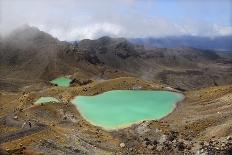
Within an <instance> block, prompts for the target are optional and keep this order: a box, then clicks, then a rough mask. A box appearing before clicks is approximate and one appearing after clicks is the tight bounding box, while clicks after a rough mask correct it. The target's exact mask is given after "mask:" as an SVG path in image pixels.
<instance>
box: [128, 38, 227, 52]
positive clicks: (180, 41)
mask: <svg viewBox="0 0 232 155" xmlns="http://www.w3.org/2000/svg"><path fill="white" fill-rule="evenodd" d="M130 41H131V42H132V43H134V44H139V45H145V46H149V47H159V48H177V47H192V48H198V49H209V50H218V51H231V52H232V36H218V37H214V38H210V37H197V36H170V37H163V38H134V39H130Z"/></svg>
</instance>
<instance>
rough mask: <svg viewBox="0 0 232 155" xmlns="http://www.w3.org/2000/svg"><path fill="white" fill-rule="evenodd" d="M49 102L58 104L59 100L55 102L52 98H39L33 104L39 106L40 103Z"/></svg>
mask: <svg viewBox="0 0 232 155" xmlns="http://www.w3.org/2000/svg"><path fill="white" fill-rule="evenodd" d="M49 102H59V100H57V99H56V98H54V97H40V98H39V99H38V100H37V101H36V102H35V104H41V103H49Z"/></svg>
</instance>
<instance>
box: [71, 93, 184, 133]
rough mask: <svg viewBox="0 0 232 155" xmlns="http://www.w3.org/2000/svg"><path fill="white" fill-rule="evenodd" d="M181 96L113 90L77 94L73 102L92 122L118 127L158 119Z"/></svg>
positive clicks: (106, 127)
mask: <svg viewBox="0 0 232 155" xmlns="http://www.w3.org/2000/svg"><path fill="white" fill-rule="evenodd" d="M183 98H184V96H183V95H182V94H180V93H176V92H170V91H146V90H134V91H133V90H113V91H108V92H105V93H102V94H99V95H96V96H76V97H75V98H74V99H73V100H72V103H73V104H74V105H75V106H76V107H77V109H78V110H79V111H80V113H81V115H82V116H83V117H84V118H85V119H86V120H87V121H88V122H89V123H91V124H93V125H96V126H100V127H102V128H104V129H109V130H112V129H118V128H123V127H127V126H130V125H132V124H134V123H138V122H141V121H144V120H158V119H160V118H162V117H164V116H166V115H167V114H169V113H170V112H172V110H173V109H174V107H175V105H176V103H177V102H179V101H181V100H182V99H183Z"/></svg>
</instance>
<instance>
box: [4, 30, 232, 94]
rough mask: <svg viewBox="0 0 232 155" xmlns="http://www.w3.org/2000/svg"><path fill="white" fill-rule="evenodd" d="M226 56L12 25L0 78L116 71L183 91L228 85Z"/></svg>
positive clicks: (96, 75)
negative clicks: (74, 37) (69, 37)
mask: <svg viewBox="0 0 232 155" xmlns="http://www.w3.org/2000/svg"><path fill="white" fill-rule="evenodd" d="M231 58H232V57H231V54H230V53H226V54H218V53H217V52H215V51H209V50H199V49H194V48H148V47H144V46H140V45H134V44H132V43H130V42H129V41H128V40H126V39H124V38H109V37H102V38H99V39H97V40H87V39H86V40H82V41H80V42H79V43H75V44H71V43H68V42H61V41H59V40H57V39H55V38H53V37H52V36H50V35H49V34H46V33H44V32H42V31H39V30H38V29H37V28H34V27H32V28H31V27H24V28H21V29H18V30H17V31H15V32H14V33H12V34H11V35H10V36H8V37H7V38H3V39H2V41H1V43H0V61H1V65H0V67H1V77H2V78H3V79H6V78H18V79H19V78H20V79H24V80H50V79H52V78H55V77H57V76H61V75H69V74H74V73H76V72H77V71H79V72H82V73H83V74H86V75H87V74H88V76H89V77H92V78H103V79H104V78H107V76H106V72H108V71H109V72H108V73H107V74H108V76H111V75H113V73H116V72H118V73H119V72H121V73H123V74H124V73H125V74H124V75H129V74H130V75H134V76H137V77H141V78H143V79H147V80H155V81H160V82H162V83H164V84H168V85H171V86H173V87H176V88H180V89H186V90H187V89H193V88H200V87H207V86H214V85H223V84H228V83H232V79H231V76H232V65H231V64H232V59H231ZM109 74H111V75H109ZM115 75H116V74H114V76H113V77H115ZM111 77H112V76H111Z"/></svg>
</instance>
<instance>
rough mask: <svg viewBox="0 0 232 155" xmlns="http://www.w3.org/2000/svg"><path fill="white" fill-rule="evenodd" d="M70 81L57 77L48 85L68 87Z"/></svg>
mask: <svg viewBox="0 0 232 155" xmlns="http://www.w3.org/2000/svg"><path fill="white" fill-rule="evenodd" d="M71 81H72V80H71V79H69V78H67V77H59V78H56V79H54V80H52V81H50V83H52V84H57V85H58V86H61V87H69V86H70V82H71Z"/></svg>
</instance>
